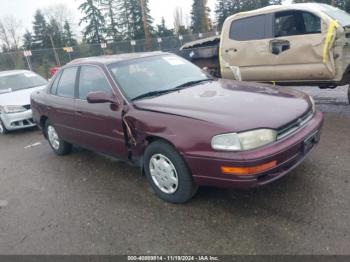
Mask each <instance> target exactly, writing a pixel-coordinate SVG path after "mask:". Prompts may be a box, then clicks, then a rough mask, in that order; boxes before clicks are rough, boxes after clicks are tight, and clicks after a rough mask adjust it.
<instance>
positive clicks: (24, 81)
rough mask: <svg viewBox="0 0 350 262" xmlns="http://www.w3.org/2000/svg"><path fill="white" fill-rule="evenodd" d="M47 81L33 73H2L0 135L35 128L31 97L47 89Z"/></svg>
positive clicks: (23, 71) (0, 78)
mask: <svg viewBox="0 0 350 262" xmlns="http://www.w3.org/2000/svg"><path fill="white" fill-rule="evenodd" d="M47 83H48V82H47V80H45V79H44V78H42V77H41V76H39V75H37V74H36V73H33V72H31V71H25V70H13V71H3V72H0V134H6V133H7V132H8V131H12V130H17V129H22V128H29V127H33V126H35V125H36V124H35V122H34V121H33V117H32V110H31V108H30V95H31V93H33V92H34V91H36V90H40V89H43V88H45V86H46V85H47Z"/></svg>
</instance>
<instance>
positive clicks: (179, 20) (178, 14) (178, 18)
mask: <svg viewBox="0 0 350 262" xmlns="http://www.w3.org/2000/svg"><path fill="white" fill-rule="evenodd" d="M183 26H184V18H183V12H182V8H181V7H176V8H175V11H174V29H175V32H176V33H178V32H179V30H180V28H181V27H183Z"/></svg>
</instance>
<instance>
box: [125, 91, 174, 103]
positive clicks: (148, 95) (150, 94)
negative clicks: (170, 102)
mask: <svg viewBox="0 0 350 262" xmlns="http://www.w3.org/2000/svg"><path fill="white" fill-rule="evenodd" d="M172 91H176V90H174V89H169V90H158V91H152V92H148V93H145V94H142V95H139V96H137V97H135V98H133V99H131V101H136V100H140V99H143V98H147V97H153V96H160V95H163V94H166V93H169V92H172Z"/></svg>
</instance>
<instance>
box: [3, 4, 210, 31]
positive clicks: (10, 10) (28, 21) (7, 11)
mask: <svg viewBox="0 0 350 262" xmlns="http://www.w3.org/2000/svg"><path fill="white" fill-rule="evenodd" d="M81 2H82V0H0V18H2V17H4V16H6V15H13V16H14V17H16V18H17V19H20V20H21V21H22V24H23V28H27V29H29V30H32V22H33V16H34V12H35V10H36V9H45V8H47V7H49V6H50V5H55V4H65V5H66V6H67V7H68V8H69V9H71V10H72V12H73V14H74V15H73V17H74V18H73V19H74V21H71V22H72V23H73V24H74V25H75V26H76V30H78V29H79V28H77V25H78V22H79V19H80V18H81V13H80V12H79V11H78V10H77V8H78V6H79V4H80V3H81ZM149 2H150V9H151V15H152V16H153V18H154V19H155V23H160V20H161V17H162V16H164V18H165V21H166V23H167V25H168V26H169V27H173V13H174V9H175V8H176V7H177V6H178V7H181V8H182V9H183V13H184V19H186V20H188V22H189V21H190V11H191V4H192V1H191V0H150V1H149ZM215 2H216V1H215V0H208V5H209V7H210V8H211V9H212V10H214V9H215Z"/></svg>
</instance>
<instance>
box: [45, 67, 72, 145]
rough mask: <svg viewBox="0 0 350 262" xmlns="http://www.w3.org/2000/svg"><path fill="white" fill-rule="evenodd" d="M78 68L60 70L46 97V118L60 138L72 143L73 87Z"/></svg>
mask: <svg viewBox="0 0 350 262" xmlns="http://www.w3.org/2000/svg"><path fill="white" fill-rule="evenodd" d="M77 72H78V67H76V66H72V67H68V68H65V69H64V70H62V71H61V72H60V73H59V75H57V77H56V78H55V80H54V82H53V84H52V85H51V89H50V94H49V95H48V97H47V104H48V105H50V106H48V118H49V120H50V121H51V122H52V124H53V125H54V126H55V128H56V129H57V132H58V133H59V134H60V136H61V137H62V138H63V139H64V140H66V141H69V142H72V143H74V142H75V138H76V136H77V133H76V132H75V130H74V128H73V125H74V121H75V100H74V93H75V86H76V79H77Z"/></svg>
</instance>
